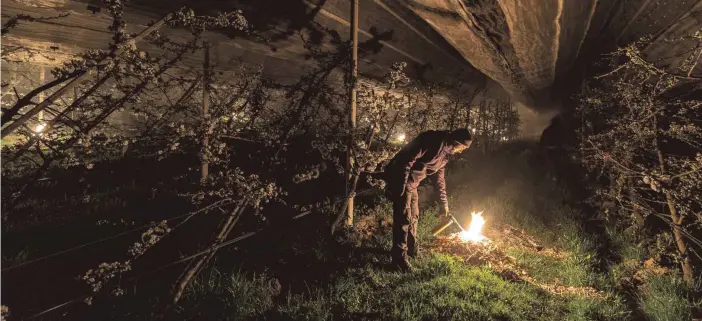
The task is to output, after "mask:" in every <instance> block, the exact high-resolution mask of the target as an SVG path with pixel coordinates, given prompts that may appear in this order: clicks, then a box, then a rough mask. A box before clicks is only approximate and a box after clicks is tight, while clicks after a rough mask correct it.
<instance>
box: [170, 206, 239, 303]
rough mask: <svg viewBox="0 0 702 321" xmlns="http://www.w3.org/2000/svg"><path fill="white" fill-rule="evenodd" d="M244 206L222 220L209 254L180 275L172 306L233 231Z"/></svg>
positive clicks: (236, 208)
mask: <svg viewBox="0 0 702 321" xmlns="http://www.w3.org/2000/svg"><path fill="white" fill-rule="evenodd" d="M246 204H247V202H246V201H244V202H242V203H241V204H239V205H238V206H237V207H235V208H234V210H233V211H232V212H231V213H230V214H229V216H228V217H227V218H226V219H224V222H223V224H222V228H221V229H220V230H219V233H217V236H216V237H215V239H214V241H213V242H212V244H211V245H210V248H209V249H210V252H209V253H207V254H205V255H203V256H200V258H199V259H198V260H197V262H195V265H193V266H190V267H189V268H188V269H187V270H186V271H184V273H183V274H182V275H181V277H180V280H179V281H178V282H177V284H176V287H175V288H174V289H173V304H177V303H178V301H179V300H180V298H181V297H182V296H183V293H184V292H185V289H186V288H187V286H188V284H189V283H190V281H192V279H193V278H195V277H196V276H197V274H198V273H200V271H201V270H202V268H203V267H205V265H207V263H208V262H209V261H210V260H211V259H212V257H214V255H215V254H216V253H217V250H216V249H215V248H216V247H217V246H218V245H220V244H222V242H224V240H226V239H227V236H229V233H231V231H232V229H234V226H235V225H236V223H237V222H238V221H239V218H241V214H242V213H243V212H244V209H245V208H246Z"/></svg>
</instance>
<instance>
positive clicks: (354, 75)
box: [346, 0, 358, 226]
mask: <svg viewBox="0 0 702 321" xmlns="http://www.w3.org/2000/svg"><path fill="white" fill-rule="evenodd" d="M351 21H352V24H351V40H352V42H353V44H352V47H351V89H350V96H351V113H350V117H349V125H350V127H351V137H350V139H349V150H348V151H347V155H346V156H347V160H346V202H347V206H346V211H347V212H346V225H347V226H350V225H353V191H352V190H351V186H350V185H349V182H350V181H351V178H352V176H353V173H352V169H353V155H352V151H351V146H353V132H354V131H355V130H356V82H357V80H358V0H351Z"/></svg>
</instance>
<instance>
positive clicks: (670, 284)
mask: <svg viewBox="0 0 702 321" xmlns="http://www.w3.org/2000/svg"><path fill="white" fill-rule="evenodd" d="M690 300H691V299H690V293H689V291H688V290H687V287H686V285H685V282H684V281H683V280H682V279H681V278H679V277H676V276H653V277H651V278H649V279H648V280H647V282H646V284H645V285H644V286H643V287H642V290H641V292H640V294H639V297H638V303H639V306H640V308H641V311H642V312H643V315H644V316H645V317H646V319H647V320H654V321H677V320H690V319H692V310H693V309H697V310H699V309H700V308H702V302H699V301H698V302H693V303H690Z"/></svg>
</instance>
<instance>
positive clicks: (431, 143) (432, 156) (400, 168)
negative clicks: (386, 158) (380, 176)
mask: <svg viewBox="0 0 702 321" xmlns="http://www.w3.org/2000/svg"><path fill="white" fill-rule="evenodd" d="M448 134H449V132H448V131H437V130H430V131H426V132H423V133H421V134H419V136H417V137H416V138H415V139H413V140H412V141H411V142H409V143H408V144H407V145H406V146H405V147H404V148H402V149H401V150H400V151H399V152H398V153H397V154H396V155H395V157H393V158H392V160H390V162H389V163H388V165H387V167H386V170H385V171H386V173H387V175H388V177H389V178H390V180H402V181H401V182H390V183H391V184H398V183H399V185H400V186H405V184H407V185H406V187H407V188H410V189H412V188H417V187H418V186H419V183H420V182H421V181H422V180H423V179H424V178H425V177H427V176H429V175H433V174H437V175H438V177H437V185H438V188H439V196H440V199H441V202H442V203H443V205H444V207H448V198H447V196H446V179H445V178H444V170H445V167H446V164H447V163H448V155H449V154H450V152H451V149H452V148H453V147H452V146H451V145H450V144H447V143H446V142H445V138H446V136H447V135H448ZM398 187H399V186H398ZM402 192H404V191H402Z"/></svg>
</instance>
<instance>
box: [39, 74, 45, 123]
mask: <svg viewBox="0 0 702 321" xmlns="http://www.w3.org/2000/svg"><path fill="white" fill-rule="evenodd" d="M44 69H45V68H44V66H40V67H39V83H40V84H43V83H44V81H45V80H44V76H45V75H44ZM39 101H44V92H43V91H42V92H40V93H39ZM43 121H44V111H43V110H42V111H39V124H41V123H42V122H43Z"/></svg>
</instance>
